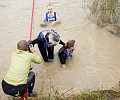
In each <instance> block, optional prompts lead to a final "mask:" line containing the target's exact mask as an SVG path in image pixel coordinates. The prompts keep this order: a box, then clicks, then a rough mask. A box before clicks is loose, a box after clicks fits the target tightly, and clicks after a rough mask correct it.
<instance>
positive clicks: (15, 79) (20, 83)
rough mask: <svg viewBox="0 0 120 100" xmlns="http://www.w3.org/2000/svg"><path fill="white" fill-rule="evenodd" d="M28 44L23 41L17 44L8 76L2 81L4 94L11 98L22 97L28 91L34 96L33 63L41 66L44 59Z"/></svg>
mask: <svg viewBox="0 0 120 100" xmlns="http://www.w3.org/2000/svg"><path fill="white" fill-rule="evenodd" d="M29 48H30V51H31V53H30V52H28V42H27V41H25V40H21V41H19V42H18V44H17V50H16V51H15V52H14V53H13V54H12V56H11V63H10V67H9V70H8V72H7V75H6V76H5V77H4V79H3V80H2V88H3V91H4V93H6V94H8V95H11V96H22V95H23V94H25V93H26V91H28V94H32V90H33V87H34V83H35V74H34V72H30V71H29V69H30V64H31V62H34V63H38V64H40V63H41V62H42V59H41V58H40V56H39V55H38V54H37V53H36V52H35V51H34V48H33V46H32V45H31V46H29Z"/></svg>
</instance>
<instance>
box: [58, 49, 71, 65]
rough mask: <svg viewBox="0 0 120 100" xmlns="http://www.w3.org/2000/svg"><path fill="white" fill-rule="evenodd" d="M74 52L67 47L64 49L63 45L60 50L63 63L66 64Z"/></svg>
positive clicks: (59, 53)
mask: <svg viewBox="0 0 120 100" xmlns="http://www.w3.org/2000/svg"><path fill="white" fill-rule="evenodd" d="M72 52H73V50H71V51H68V50H67V49H65V50H64V48H63V47H62V48H61V49H60V50H59V52H58V57H59V59H60V62H61V64H65V63H66V59H67V58H72Z"/></svg>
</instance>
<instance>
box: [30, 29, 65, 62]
mask: <svg viewBox="0 0 120 100" xmlns="http://www.w3.org/2000/svg"><path fill="white" fill-rule="evenodd" d="M36 43H37V44H38V48H39V51H40V53H41V55H42V57H43V59H44V61H45V62H47V61H52V60H53V59H54V46H56V45H57V44H61V45H65V43H64V42H62V41H61V40H60V36H59V35H58V34H57V32H55V31H54V30H44V31H42V32H40V33H39V35H38V37H37V38H36V39H34V40H33V41H32V42H31V44H33V46H34V45H35V44H36Z"/></svg>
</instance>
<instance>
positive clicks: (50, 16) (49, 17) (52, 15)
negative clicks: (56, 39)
mask: <svg viewBox="0 0 120 100" xmlns="http://www.w3.org/2000/svg"><path fill="white" fill-rule="evenodd" d="M45 20H46V21H51V25H54V24H56V23H60V22H61V19H60V18H59V17H58V15H57V14H56V12H54V11H53V6H52V5H50V4H49V5H48V12H46V13H45V15H44V17H43V20H42V21H41V22H40V25H42V26H46V25H45V23H43V22H44V21H45Z"/></svg>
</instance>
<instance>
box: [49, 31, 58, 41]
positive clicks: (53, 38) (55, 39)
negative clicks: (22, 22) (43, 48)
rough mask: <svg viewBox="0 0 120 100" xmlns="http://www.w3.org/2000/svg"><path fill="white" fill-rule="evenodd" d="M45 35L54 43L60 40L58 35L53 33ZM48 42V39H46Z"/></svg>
mask: <svg viewBox="0 0 120 100" xmlns="http://www.w3.org/2000/svg"><path fill="white" fill-rule="evenodd" d="M47 34H48V35H47V36H49V35H51V37H52V40H53V41H55V42H58V41H59V40H60V37H59V35H57V34H55V33H53V32H47ZM48 40H49V39H48Z"/></svg>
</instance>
